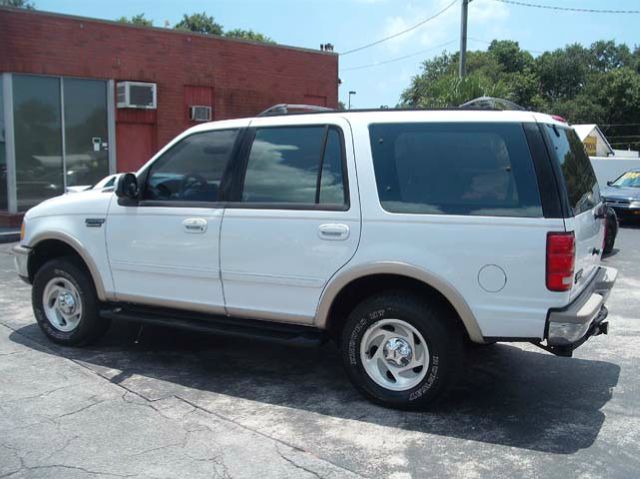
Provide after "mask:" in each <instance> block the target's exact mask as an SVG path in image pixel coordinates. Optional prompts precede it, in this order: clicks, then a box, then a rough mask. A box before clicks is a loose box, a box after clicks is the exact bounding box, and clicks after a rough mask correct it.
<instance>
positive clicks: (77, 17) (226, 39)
mask: <svg viewBox="0 0 640 479" xmlns="http://www.w3.org/2000/svg"><path fill="white" fill-rule="evenodd" d="M2 11H7V12H11V13H19V14H26V15H40V16H45V17H55V18H65V19H68V20H75V21H79V22H95V23H102V24H106V25H112V26H116V27H122V28H134V29H139V30H153V31H157V32H161V33H167V34H170V35H186V36H196V37H202V38H207V39H215V40H220V41H224V42H234V43H244V44H246V45H254V46H259V47H265V48H284V49H287V50H294V51H299V52H302V53H313V54H317V55H325V56H336V57H337V56H338V53H337V52H328V51H323V50H314V49H312V48H305V47H296V46H292V45H284V44H281V43H264V42H258V41H255V40H245V39H243V38H230V37H224V36H221V35H212V34H207V33H198V32H192V31H187V30H177V29H174V28H164V27H155V26H151V27H147V26H143V25H132V24H129V23H122V22H118V21H117V20H106V19H103V18H92V17H83V16H80V15H70V14H67V13H57V12H48V11H44V10H27V9H25V8H16V7H8V6H4V5H0V13H1V12H2Z"/></svg>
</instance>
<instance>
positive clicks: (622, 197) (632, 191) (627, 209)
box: [602, 170, 640, 222]
mask: <svg viewBox="0 0 640 479" xmlns="http://www.w3.org/2000/svg"><path fill="white" fill-rule="evenodd" d="M602 198H603V200H604V202H605V203H606V204H607V206H610V207H611V208H613V209H614V210H615V212H616V215H617V216H618V219H619V220H620V221H621V222H622V221H625V220H630V219H640V170H630V171H627V172H625V173H623V174H622V175H620V176H619V177H618V178H617V179H616V180H614V181H607V186H606V187H605V188H603V189H602Z"/></svg>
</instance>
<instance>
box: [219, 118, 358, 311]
mask: <svg viewBox="0 0 640 479" xmlns="http://www.w3.org/2000/svg"><path fill="white" fill-rule="evenodd" d="M290 121H291V119H290V118H287V117H282V118H259V119H256V120H254V121H253V122H252V123H251V128H250V130H249V134H248V139H247V141H246V144H245V153H244V155H243V156H244V159H243V166H242V171H241V172H239V174H238V175H237V185H236V186H235V188H234V190H235V191H234V193H233V194H234V195H235V197H234V201H230V202H228V203H227V204H226V207H225V211H224V217H223V220H222V230H221V247H220V264H221V273H222V282H223V286H224V296H225V304H226V307H227V311H228V313H229V314H231V315H234V316H246V317H254V318H258V319H272V318H273V319H279V320H291V321H296V322H311V321H312V320H313V318H314V316H315V310H316V307H317V305H318V301H319V299H320V294H321V293H322V290H323V288H324V286H325V284H326V283H327V281H328V280H329V278H331V276H332V275H333V274H334V273H335V272H336V271H337V270H339V269H340V268H341V267H342V266H343V265H344V264H345V263H346V262H348V261H349V259H351V257H352V256H353V254H354V253H355V251H356V247H357V244H358V240H359V238H360V207H359V202H358V195H357V190H356V184H355V170H354V162H353V148H352V146H351V144H352V143H351V133H350V129H349V125H348V123H347V122H346V121H344V120H340V119H332V121H331V122H324V121H321V120H318V119H316V118H315V117H313V116H309V118H305V119H302V118H300V119H297V121H296V124H295V125H291V124H286V123H287V122H290ZM304 122H306V123H304Z"/></svg>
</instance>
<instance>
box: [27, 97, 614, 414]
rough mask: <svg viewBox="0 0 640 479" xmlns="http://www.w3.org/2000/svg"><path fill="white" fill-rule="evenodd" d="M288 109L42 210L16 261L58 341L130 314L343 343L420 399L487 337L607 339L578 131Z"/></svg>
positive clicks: (363, 376) (226, 128) (377, 386)
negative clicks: (469, 347) (468, 347)
mask: <svg viewBox="0 0 640 479" xmlns="http://www.w3.org/2000/svg"><path fill="white" fill-rule="evenodd" d="M281 110H283V109H282V108H280V109H276V113H277V112H278V111H280V114H271V115H269V114H267V115H264V116H258V117H256V118H250V119H241V120H231V121H220V122H213V123H207V124H203V125H201V126H197V127H194V128H191V129H189V130H188V131H186V132H184V133H183V134H181V135H180V136H178V137H177V138H176V139H175V140H174V141H172V142H171V143H170V144H168V145H167V146H166V147H165V148H163V149H162V151H160V152H159V153H158V154H157V155H156V156H155V157H154V158H153V159H151V160H150V161H149V162H148V163H147V164H146V165H145V166H144V167H142V168H141V169H140V171H138V172H137V173H136V174H131V173H128V174H124V175H121V176H120V177H119V178H118V180H117V182H116V186H115V188H114V187H113V186H112V187H108V186H107V187H105V188H99V189H93V190H89V191H86V192H81V193H75V194H69V195H65V196H61V197H57V198H53V199H51V200H48V201H46V202H44V203H42V204H40V205H39V206H36V207H35V208H33V209H31V210H30V211H29V212H28V213H27V214H26V216H25V220H24V224H23V228H24V229H23V236H22V240H21V242H20V244H19V245H18V246H17V247H16V248H15V253H16V264H17V269H18V273H19V275H20V276H21V277H22V278H24V279H25V280H26V281H28V282H29V283H31V284H33V309H34V313H35V316H36V319H37V321H38V323H39V325H40V326H41V328H42V330H43V331H44V333H45V334H46V335H47V336H48V337H49V338H51V340H53V341H56V342H58V343H61V344H65V345H80V344H85V343H87V342H90V341H93V340H95V339H96V338H98V337H99V336H100V335H102V334H103V333H104V332H105V330H106V329H107V327H108V325H109V320H110V319H115V318H121V319H125V320H132V321H137V322H141V323H153V324H162V325H171V326H175V327H181V328H189V329H195V330H199V331H211V332H216V333H219V334H237V335H248V336H257V337H264V338H269V339H275V340H281V341H286V342H290V343H294V344H295V343H298V344H307V343H314V342H316V341H321V340H322V339H323V338H332V339H334V340H335V341H336V342H337V344H338V345H339V347H340V348H341V350H342V355H343V360H344V366H345V368H346V370H347V372H348V374H349V377H350V378H351V379H352V381H353V383H354V384H355V386H356V387H357V388H358V389H359V390H360V391H361V392H362V393H364V394H365V395H366V396H367V397H369V398H370V399H372V400H374V401H376V402H378V403H381V404H384V405H387V406H392V407H400V408H415V407H422V406H425V405H427V404H429V403H431V402H433V400H434V399H436V397H438V396H441V395H442V393H443V392H444V391H446V390H447V389H448V388H449V387H450V386H451V385H452V384H453V382H454V380H455V378H456V375H457V373H458V372H460V370H461V369H462V366H463V357H464V346H465V343H466V342H473V343H481V344H483V343H484V344H486V343H492V342H496V341H530V342H533V343H535V344H538V345H540V346H541V347H543V348H545V349H547V350H549V351H551V352H553V353H556V354H559V355H571V352H572V351H573V349H574V348H575V347H577V346H578V345H580V344H582V342H584V341H585V340H586V339H587V338H589V337H590V336H593V335H596V334H600V333H603V332H606V331H607V323H606V322H605V321H604V319H605V318H606V316H607V310H606V308H605V306H604V302H605V300H606V299H607V296H608V294H609V292H610V290H611V287H612V286H613V283H614V281H615V278H616V270H614V269H612V268H606V267H603V266H601V265H600V256H601V250H602V245H603V237H604V221H603V219H602V217H603V212H604V210H603V207H602V202H601V200H600V195H599V189H598V184H597V182H596V178H595V176H594V173H593V170H592V168H591V164H590V162H589V160H588V158H587V156H586V154H585V151H584V148H583V146H582V144H581V142H580V140H579V139H578V137H577V136H576V134H575V133H574V131H573V130H572V129H571V128H570V127H569V126H568V125H567V124H566V123H565V122H564V121H562V120H561V119H558V118H554V117H551V116H548V115H545V114H538V113H531V112H523V111H480V110H465V109H459V110H446V111H361V112H315V113H306V114H282V113H283V112H282V111H281ZM285 110H286V109H285Z"/></svg>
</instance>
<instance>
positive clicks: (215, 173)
mask: <svg viewBox="0 0 640 479" xmlns="http://www.w3.org/2000/svg"><path fill="white" fill-rule="evenodd" d="M237 136H238V130H221V131H207V132H204V133H197V134H195V135H191V136H188V137H186V138H185V139H183V140H182V141H180V142H179V143H177V144H176V145H175V146H173V148H171V149H170V150H169V151H167V152H166V153H165V154H164V155H162V156H161V157H160V158H158V160H156V161H155V163H154V164H153V165H152V166H151V170H150V172H149V178H148V180H147V186H146V189H145V193H144V199H147V200H161V201H216V200H217V199H218V190H219V189H220V180H221V179H222V173H223V172H224V169H225V167H226V166H227V163H228V162H229V159H230V158H231V155H232V151H233V145H234V143H235V140H236V137H237Z"/></svg>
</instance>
